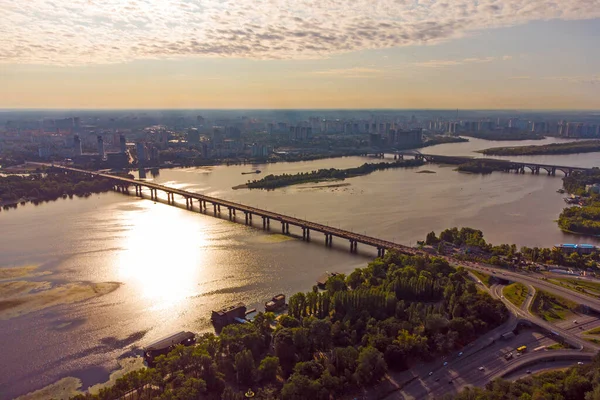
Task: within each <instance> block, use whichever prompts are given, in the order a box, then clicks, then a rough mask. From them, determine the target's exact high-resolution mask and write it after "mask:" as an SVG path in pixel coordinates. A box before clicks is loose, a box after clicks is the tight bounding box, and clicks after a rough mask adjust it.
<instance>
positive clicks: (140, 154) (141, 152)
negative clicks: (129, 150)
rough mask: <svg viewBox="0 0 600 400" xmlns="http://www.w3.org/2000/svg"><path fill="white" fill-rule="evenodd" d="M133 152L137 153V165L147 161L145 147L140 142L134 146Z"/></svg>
mask: <svg viewBox="0 0 600 400" xmlns="http://www.w3.org/2000/svg"><path fill="white" fill-rule="evenodd" d="M135 151H136V153H137V159H138V164H139V165H144V164H145V163H146V161H148V155H147V154H146V153H147V152H146V145H145V144H144V143H142V142H137V143H136V144H135Z"/></svg>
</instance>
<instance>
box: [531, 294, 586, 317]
mask: <svg viewBox="0 0 600 400" xmlns="http://www.w3.org/2000/svg"><path fill="white" fill-rule="evenodd" d="M576 308H577V303H574V302H572V301H569V300H567V299H564V298H562V297H559V296H556V295H553V294H550V293H548V292H545V291H543V290H540V289H539V288H536V294H535V298H534V299H533V304H532V305H531V311H532V312H533V314H535V315H537V316H538V317H540V318H542V319H543V320H545V321H548V322H554V321H561V320H564V319H566V318H567V317H568V316H570V315H572V314H573V311H574V310H575V309H576Z"/></svg>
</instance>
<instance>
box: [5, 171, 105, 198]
mask: <svg viewBox="0 0 600 400" xmlns="http://www.w3.org/2000/svg"><path fill="white" fill-rule="evenodd" d="M112 187H113V185H112V183H111V182H110V180H108V179H104V178H97V177H95V178H92V177H89V176H85V177H83V176H79V175H76V174H68V173H64V172H53V171H50V170H47V171H44V172H43V173H35V174H30V175H26V176H21V175H9V176H0V202H2V201H5V202H9V201H17V200H19V199H21V198H26V197H30V198H32V200H33V201H50V200H56V199H58V198H59V197H61V196H63V195H65V196H67V195H69V196H73V195H75V196H86V195H89V194H91V193H101V192H107V191H109V190H112Z"/></svg>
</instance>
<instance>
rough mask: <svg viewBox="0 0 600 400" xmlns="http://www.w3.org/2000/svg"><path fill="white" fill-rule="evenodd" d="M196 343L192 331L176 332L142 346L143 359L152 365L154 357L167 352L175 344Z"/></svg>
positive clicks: (188, 344) (189, 344)
mask: <svg viewBox="0 0 600 400" xmlns="http://www.w3.org/2000/svg"><path fill="white" fill-rule="evenodd" d="M195 343H196V334H195V333H193V332H185V331H181V332H177V333H174V334H172V335H169V336H165V337H163V338H161V339H158V340H157V341H156V342H153V343H151V344H149V345H148V346H146V347H145V348H144V360H145V361H146V363H147V364H148V366H150V367H152V366H154V359H155V358H156V357H158V356H160V355H164V354H169V352H170V351H171V350H173V348H174V347H175V346H177V345H180V344H181V345H184V346H192V345H193V344H195Z"/></svg>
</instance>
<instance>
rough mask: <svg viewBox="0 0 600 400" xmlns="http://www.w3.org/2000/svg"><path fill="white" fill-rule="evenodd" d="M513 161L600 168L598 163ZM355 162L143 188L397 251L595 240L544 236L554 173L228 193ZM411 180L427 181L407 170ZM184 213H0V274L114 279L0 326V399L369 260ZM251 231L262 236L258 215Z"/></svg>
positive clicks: (101, 200) (97, 209)
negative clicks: (460, 237) (98, 290)
mask: <svg viewBox="0 0 600 400" xmlns="http://www.w3.org/2000/svg"><path fill="white" fill-rule="evenodd" d="M557 141H560V140H557V139H546V140H544V141H533V142H531V143H528V142H489V141H485V140H478V139H471V141H470V142H468V143H456V144H444V145H438V146H433V147H429V148H426V149H424V150H423V152H424V153H430V154H444V155H469V156H477V154H476V153H474V151H476V150H481V149H484V148H488V147H493V146H504V145H526V144H544V143H550V142H557ZM513 159H515V158H513ZM518 159H519V160H523V161H530V162H538V163H547V164H560V165H571V166H586V167H591V166H600V159H599V153H588V154H576V155H568V156H539V157H520V158H518ZM371 161H372V160H371ZM364 162H369V159H366V158H361V157H348V158H339V159H330V160H318V161H311V162H298V163H279V164H270V165H258V166H250V165H245V166H231V167H226V166H222V167H221V166H219V167H213V168H189V169H171V170H161V171H160V173H159V175H158V176H155V177H152V176H150V175H148V179H149V180H153V181H155V182H157V183H161V184H165V185H169V186H173V187H178V188H183V189H186V190H190V191H194V192H198V193H203V194H207V195H210V196H215V197H220V198H224V199H228V200H233V201H237V202H241V203H244V204H248V205H253V206H256V207H260V208H265V209H268V210H273V211H277V212H281V213H286V214H290V215H295V216H296V217H299V218H305V219H308V220H312V221H316V222H320V223H325V224H328V225H332V226H335V227H340V228H343V229H348V230H353V231H356V232H363V233H366V234H368V235H371V236H375V237H380V238H384V239H388V240H392V241H396V242H400V243H403V244H407V245H414V244H415V243H416V241H417V240H422V239H423V238H424V237H425V235H426V234H427V232H430V231H432V230H433V231H436V232H437V233H439V231H441V230H442V229H445V228H448V227H452V226H459V227H460V226H470V227H474V228H477V229H481V230H483V231H484V233H485V236H486V238H487V239H488V240H489V241H492V242H494V243H517V244H518V245H528V246H552V245H553V244H555V243H560V242H586V243H596V244H600V241H599V240H596V239H593V238H583V237H577V236H573V235H565V234H563V233H562V232H561V231H560V230H559V229H558V228H557V226H556V222H554V221H555V220H556V218H557V217H558V214H559V213H560V211H561V209H562V208H563V207H564V202H563V200H562V196H561V195H560V194H558V193H556V190H557V189H558V188H560V187H561V178H560V177H559V176H557V177H549V176H546V175H539V176H536V175H531V174H524V175H518V174H506V173H494V174H491V175H487V176H481V175H470V174H462V173H457V172H455V171H453V167H446V166H438V165H425V166H423V167H419V168H415V169H397V170H388V171H380V172H375V173H373V174H371V175H367V176H362V177H357V178H352V179H349V180H347V181H346V182H345V183H346V184H349V185H348V186H341V187H322V186H324V185H315V184H307V185H301V186H293V187H288V188H283V189H278V190H274V191H263V190H251V191H250V190H232V187H233V186H236V185H239V184H242V183H244V182H245V181H246V180H247V179H253V178H256V177H257V176H255V175H242V172H247V171H250V170H251V169H254V168H258V169H260V170H262V174H261V175H258V177H260V176H265V175H266V174H271V173H272V174H281V173H296V172H300V171H311V170H315V169H319V168H330V167H331V168H348V167H353V166H358V165H360V164H362V163H364ZM422 170H429V171H434V172H435V173H417V172H418V171H422ZM315 186H321V187H315ZM181 200H182V199H176V201H178V202H181ZM183 204H185V201H183ZM194 209H195V211H194V212H190V211H187V210H185V207H184V208H177V207H171V206H168V205H166V204H163V203H161V202H160V201H159V202H153V201H151V200H148V199H139V198H135V197H133V196H132V197H127V196H124V195H122V194H118V193H105V194H101V195H94V196H92V197H90V198H87V199H77V198H75V199H72V200H59V201H55V202H51V203H47V204H43V205H39V206H33V205H26V206H23V207H21V206H20V207H19V208H18V209H17V210H10V211H2V212H0V227H1V229H0V268H4V267H21V266H27V265H34V266H38V269H37V272H45V273H46V274H45V275H42V276H37V277H32V278H28V280H30V281H44V282H50V284H51V285H54V286H58V285H61V284H65V283H82V282H83V283H84V282H119V283H121V286H120V287H119V288H118V289H117V290H115V291H114V292H111V293H109V294H107V295H104V296H101V297H98V298H94V299H92V300H88V301H83V302H79V303H75V304H63V305H58V306H54V307H51V308H46V309H42V310H40V311H36V312H32V313H29V314H26V315H23V316H19V317H17V318H12V319H5V320H0V337H2V341H1V344H0V346H1V349H2V362H0V377H2V378H0V398H2V399H4V398H12V397H15V396H18V395H20V394H24V393H27V392H30V391H32V390H36V389H39V388H41V387H44V386H46V385H48V384H50V383H53V382H55V381H57V380H58V379H61V378H63V377H66V376H74V377H77V378H80V379H81V380H82V381H83V385H84V387H87V386H88V385H91V384H95V383H98V382H102V381H105V380H106V379H107V377H108V374H109V372H110V371H111V370H114V369H115V368H116V367H117V361H116V360H117V359H118V358H120V357H124V356H129V355H131V354H134V353H135V352H136V351H138V348H139V347H140V346H143V345H144V344H147V343H148V342H149V341H152V340H153V339H156V338H158V337H160V336H163V335H166V334H169V333H171V332H173V331H178V330H192V331H196V332H202V331H209V330H211V329H212V328H211V325H210V322H209V318H210V311H211V310H212V309H216V308H220V307H222V306H225V305H228V304H231V303H234V302H237V301H243V302H245V303H246V304H247V305H248V306H249V307H257V308H259V309H262V307H260V305H261V304H262V303H263V302H264V301H266V300H268V299H269V298H270V297H271V296H273V295H275V294H277V293H286V294H287V295H291V294H293V293H295V292H298V291H306V290H310V288H311V286H312V285H313V284H314V282H315V280H316V278H317V277H318V276H319V275H320V274H322V273H323V272H325V271H339V272H344V273H348V272H351V271H352V270H353V269H354V268H357V267H362V266H364V265H366V263H367V262H368V261H369V260H370V259H371V258H372V257H373V256H374V251H373V250H372V249H368V248H361V247H360V245H359V252H360V254H359V255H351V254H350V253H349V252H348V247H349V245H348V243H347V242H345V241H342V240H341V239H337V240H336V239H335V238H334V240H333V241H334V248H332V249H328V248H326V247H325V246H323V243H324V238H323V237H322V236H321V235H319V234H317V233H313V235H312V243H310V244H309V243H304V242H303V241H302V240H297V239H292V240H290V239H289V238H286V237H282V236H281V235H278V234H276V233H277V232H278V231H279V229H280V226H278V225H276V224H272V225H271V229H272V232H271V233H266V232H263V231H262V230H261V229H257V228H252V227H247V226H244V225H243V223H242V224H233V223H231V222H229V221H227V220H223V219H217V218H214V217H212V216H211V215H210V214H211V213H209V215H203V214H201V213H199V212H198V204H197V203H196V204H194ZM223 214H224V216H226V213H223ZM238 218H239V217H238ZM240 220H241V221H242V222H243V216H242V218H240ZM255 224H256V226H257V227H258V226H259V225H260V227H262V222H261V220H260V219H256V220H255ZM291 229H292V233H300V232H295V231H293V228H291Z"/></svg>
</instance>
